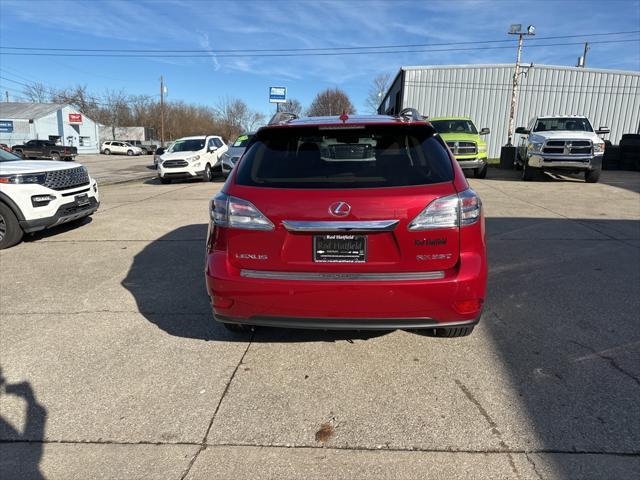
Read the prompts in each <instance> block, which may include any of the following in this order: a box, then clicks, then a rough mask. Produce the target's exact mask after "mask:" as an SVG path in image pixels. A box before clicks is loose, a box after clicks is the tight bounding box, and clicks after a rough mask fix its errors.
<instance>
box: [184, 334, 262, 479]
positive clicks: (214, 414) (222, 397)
mask: <svg viewBox="0 0 640 480" xmlns="http://www.w3.org/2000/svg"><path fill="white" fill-rule="evenodd" d="M255 336H256V332H255V330H252V331H251V338H249V342H248V343H247V348H245V349H244V352H243V353H242V356H241V357H240V360H239V361H238V364H237V365H236V368H234V369H233V373H232V374H231V377H229V381H228V382H227V385H226V386H225V387H224V391H223V392H222V395H221V396H220V400H219V401H218V404H217V405H216V409H215V410H214V412H213V415H212V416H211V420H210V421H209V426H208V427H207V431H206V432H205V433H204V437H203V438H202V442H200V448H198V450H197V451H196V453H195V455H194V456H193V458H192V459H191V461H189V464H188V465H187V468H186V469H185V471H184V473H183V474H182V476H181V477H180V480H184V479H185V478H186V477H187V475H189V472H190V471H191V468H192V467H193V465H194V464H195V463H196V460H197V459H198V457H199V456H200V454H201V453H202V452H203V451H204V450H205V449H206V448H207V439H208V438H209V432H211V427H213V422H214V420H215V419H216V415H218V411H219V410H220V406H221V405H222V401H223V400H224V397H225V396H226V395H227V392H228V391H229V387H230V386H231V382H233V379H234V378H235V376H236V373H237V372H238V368H240V365H242V362H243V361H244V357H245V356H246V355H247V352H248V351H249V347H250V346H251V344H252V343H253V339H254V338H255Z"/></svg>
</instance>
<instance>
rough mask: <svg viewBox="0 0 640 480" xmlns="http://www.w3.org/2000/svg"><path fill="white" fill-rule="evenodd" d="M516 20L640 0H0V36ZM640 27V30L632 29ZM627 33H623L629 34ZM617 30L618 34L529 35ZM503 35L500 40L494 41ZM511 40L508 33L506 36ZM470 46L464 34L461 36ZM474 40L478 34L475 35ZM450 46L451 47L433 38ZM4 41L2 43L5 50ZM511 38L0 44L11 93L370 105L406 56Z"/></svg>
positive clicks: (616, 65) (467, 31)
mask: <svg viewBox="0 0 640 480" xmlns="http://www.w3.org/2000/svg"><path fill="white" fill-rule="evenodd" d="M511 23H522V24H524V25H528V24H533V25H535V26H536V29H537V36H538V37H543V36H544V37H546V36H557V35H583V34H586V33H596V32H619V31H629V30H640V1H638V0H623V1H606V2H603V1H602V0H598V1H586V0H576V1H562V0H557V1H540V0H537V1H536V0H529V1H527V2H522V1H506V0H496V1H472V0H448V1H442V2H441V1H436V0H432V1H393V0H387V1H381V0H372V1H363V0H351V1H344V2H343V1H322V0H315V1H314V0H298V1H280V0H274V1H268V0H256V1H250V0H236V1H195V0H194V1H171V0H168V1H162V0H154V1H133V0H132V1H126V0H104V1H102V0H91V1H60V0H50V1H46V0H38V1H35V0H32V1H28V0H20V1H13V0H0V46H4V47H15V46H21V47H49V48H95V49H101V48H102V49H105V48H106V49H175V50H177V49H185V50H198V49H214V50H215V49H283V48H324V47H344V46H372V45H405V44H431V43H440V44H441V43H451V42H476V41H482V40H505V39H508V38H509V36H508V35H507V34H506V31H507V29H508V27H509V25H510V24H511ZM639 36H640V35H638V34H635V38H638V37H639ZM632 37H634V35H625V36H620V37H616V38H620V39H621V38H632ZM585 39H586V40H592V41H598V40H610V39H613V37H599V38H598V37H594V38H591V39H589V38H574V39H569V40H548V41H544V40H533V41H527V43H528V44H529V45H533V44H535V42H538V43H543V42H545V43H551V42H580V41H582V40H585ZM497 45H500V44H497ZM502 45H504V44H502ZM463 46H464V47H468V46H469V45H463ZM471 46H473V45H471ZM433 48H452V47H433ZM3 51H6V50H3ZM581 52H582V47H581V46H580V45H562V46H555V47H544V48H543V47H539V48H527V47H526V44H525V49H524V52H523V62H525V63H530V62H534V63H538V64H557V65H575V62H576V59H577V57H578V56H579V55H580V54H581ZM514 57H515V46H514V48H508V49H484V50H473V51H447V52H417V53H416V52H414V53H396V54H387V55H384V54H375V55H374V54H368V55H353V56H308V57H269V58H246V57H231V58H230V57H225V58H222V57H220V56H216V55H210V56H206V57H204V58H152V59H149V58H92V57H36V56H31V57H29V56H5V55H0V74H1V75H2V76H3V77H6V78H10V79H11V80H13V81H7V80H0V86H1V88H2V93H3V95H4V91H5V89H10V92H9V94H10V96H14V95H16V91H20V90H21V89H22V87H21V86H20V85H19V84H18V83H16V81H17V82H22V83H27V82H28V81H36V80H37V81H41V82H43V83H45V84H47V85H50V86H53V87H63V86H69V85H75V84H86V85H87V86H88V88H89V90H90V91H91V92H92V93H94V94H96V95H102V94H104V92H105V91H106V90H107V89H114V90H120V89H122V90H124V91H125V92H127V93H129V94H151V95H153V94H157V93H158V92H159V77H160V75H164V77H165V81H166V84H167V87H168V90H169V97H168V98H169V99H170V100H183V101H186V102H193V103H198V104H203V105H209V106H215V104H216V103H217V102H218V100H219V99H220V98H221V97H225V96H230V97H237V98H241V99H243V100H245V101H246V102H247V103H248V104H249V106H250V107H252V108H253V109H256V110H259V111H262V112H264V113H265V114H268V113H270V112H272V111H273V108H272V106H270V105H269V103H268V99H267V92H268V87H269V86H271V85H274V86H286V87H287V88H288V95H289V97H293V98H297V99H298V100H300V101H301V102H302V103H303V105H304V106H305V107H306V106H308V105H309V103H310V102H311V100H312V99H313V97H314V95H315V94H316V93H317V92H318V91H320V90H322V89H325V88H327V87H339V88H342V89H344V90H345V91H346V92H347V93H348V94H349V96H350V97H351V98H352V100H353V102H354V104H355V106H356V108H357V110H358V111H359V112H365V111H366V108H365V104H364V101H365V97H366V95H367V91H368V89H369V86H370V83H371V79H372V78H373V77H374V76H375V75H377V74H379V73H383V72H389V73H391V74H393V75H395V73H396V72H397V71H398V69H399V68H400V67H401V66H403V65H436V64H440V65H447V64H467V63H512V62H513V61H514ZM587 63H588V65H587V66H588V67H594V68H613V69H622V70H635V71H638V70H640V43H639V42H635V43H620V44H615V43H613V44H592V46H591V50H590V52H589V55H588V60H587Z"/></svg>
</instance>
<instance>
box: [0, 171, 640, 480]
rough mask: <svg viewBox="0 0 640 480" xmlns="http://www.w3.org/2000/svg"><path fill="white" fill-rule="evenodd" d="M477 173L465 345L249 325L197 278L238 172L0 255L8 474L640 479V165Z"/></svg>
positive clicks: (110, 197) (147, 188)
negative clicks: (248, 328)
mask: <svg viewBox="0 0 640 480" xmlns="http://www.w3.org/2000/svg"><path fill="white" fill-rule="evenodd" d="M152 174H153V173H152ZM470 183H471V184H472V187H473V188H475V189H476V191H478V192H479V193H480V195H481V197H482V199H483V201H484V206H485V212H486V215H487V236H488V248H489V262H490V263H489V266H490V273H489V275H490V276H489V286H488V299H487V308H486V310H485V313H484V315H483V319H482V321H481V323H480V325H479V327H478V328H476V330H475V332H474V334H473V335H472V336H470V337H466V338H461V339H441V338H433V337H430V336H427V335H425V334H423V333H418V332H410V331H392V332H376V333H364V332H341V333H333V332H313V331H291V330H271V329H259V330H256V331H255V332H254V334H253V335H251V336H249V337H246V336H241V335H237V336H235V335H233V334H231V333H228V332H227V331H226V329H224V328H223V327H221V326H219V325H217V324H215V323H213V321H212V318H211V313H210V309H209V305H208V299H207V295H206V291H205V287H204V280H203V265H204V238H205V235H206V230H207V220H208V213H207V203H208V200H209V198H210V197H211V196H212V194H213V193H215V192H216V191H217V190H218V189H219V188H220V187H221V185H222V184H221V183H219V182H218V183H209V184H205V183H200V182H184V183H174V184H171V185H160V184H159V183H158V182H157V181H156V180H138V181H135V182H129V183H123V184H118V185H110V186H106V187H104V188H102V192H101V194H102V205H101V208H100V210H99V212H98V213H97V214H96V215H95V216H94V217H93V218H92V219H91V220H90V221H86V222H84V224H82V225H74V226H67V227H63V228H58V229H56V230H52V231H50V232H47V233H42V234H38V235H36V236H34V237H33V238H30V239H27V241H25V242H24V243H22V244H20V245H18V246H16V247H14V248H11V249H9V250H4V251H2V252H0V282H1V283H0V329H1V330H0V333H1V335H0V368H1V369H2V372H1V374H2V377H3V381H2V382H3V385H2V386H1V387H0V393H1V396H0V473H2V472H4V474H2V475H0V477H2V478H3V480H4V479H14V478H15V479H18V478H20V479H28V478H43V477H44V478H48V479H64V480H70V479H87V478H92V479H163V480H164V479H176V480H178V479H185V478H186V479H192V480H193V479H211V478H224V479H227V478H252V479H289V478H291V479H293V478H306V479H329V478H345V479H413V478H416V479H424V478H442V479H451V478H486V479H498V478H503V479H517V478H521V479H569V478H571V479H572V478H580V479H587V478H594V479H595V478H638V476H639V475H640V409H639V408H638V399H639V398H640V331H639V329H638V312H639V311H640V174H639V173H637V172H610V171H605V172H603V176H602V179H601V182H600V183H598V184H585V183H583V182H582V181H578V180H572V179H553V178H550V177H549V178H547V179H546V180H545V181H538V182H528V183H525V182H522V181H520V180H518V179H517V173H516V172H502V171H498V170H491V171H490V172H489V178H488V179H487V180H474V179H471V180H470Z"/></svg>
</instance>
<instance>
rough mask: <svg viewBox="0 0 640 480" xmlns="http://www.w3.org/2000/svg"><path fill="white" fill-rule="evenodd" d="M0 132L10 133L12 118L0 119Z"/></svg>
mask: <svg viewBox="0 0 640 480" xmlns="http://www.w3.org/2000/svg"><path fill="white" fill-rule="evenodd" d="M0 132H4V133H12V132H13V120H0Z"/></svg>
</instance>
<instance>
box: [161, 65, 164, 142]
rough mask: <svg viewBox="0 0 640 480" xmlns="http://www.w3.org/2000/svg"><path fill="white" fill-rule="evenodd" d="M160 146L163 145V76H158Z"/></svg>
mask: <svg viewBox="0 0 640 480" xmlns="http://www.w3.org/2000/svg"><path fill="white" fill-rule="evenodd" d="M160 146H161V147H164V77H163V76H162V75H161V76H160Z"/></svg>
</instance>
